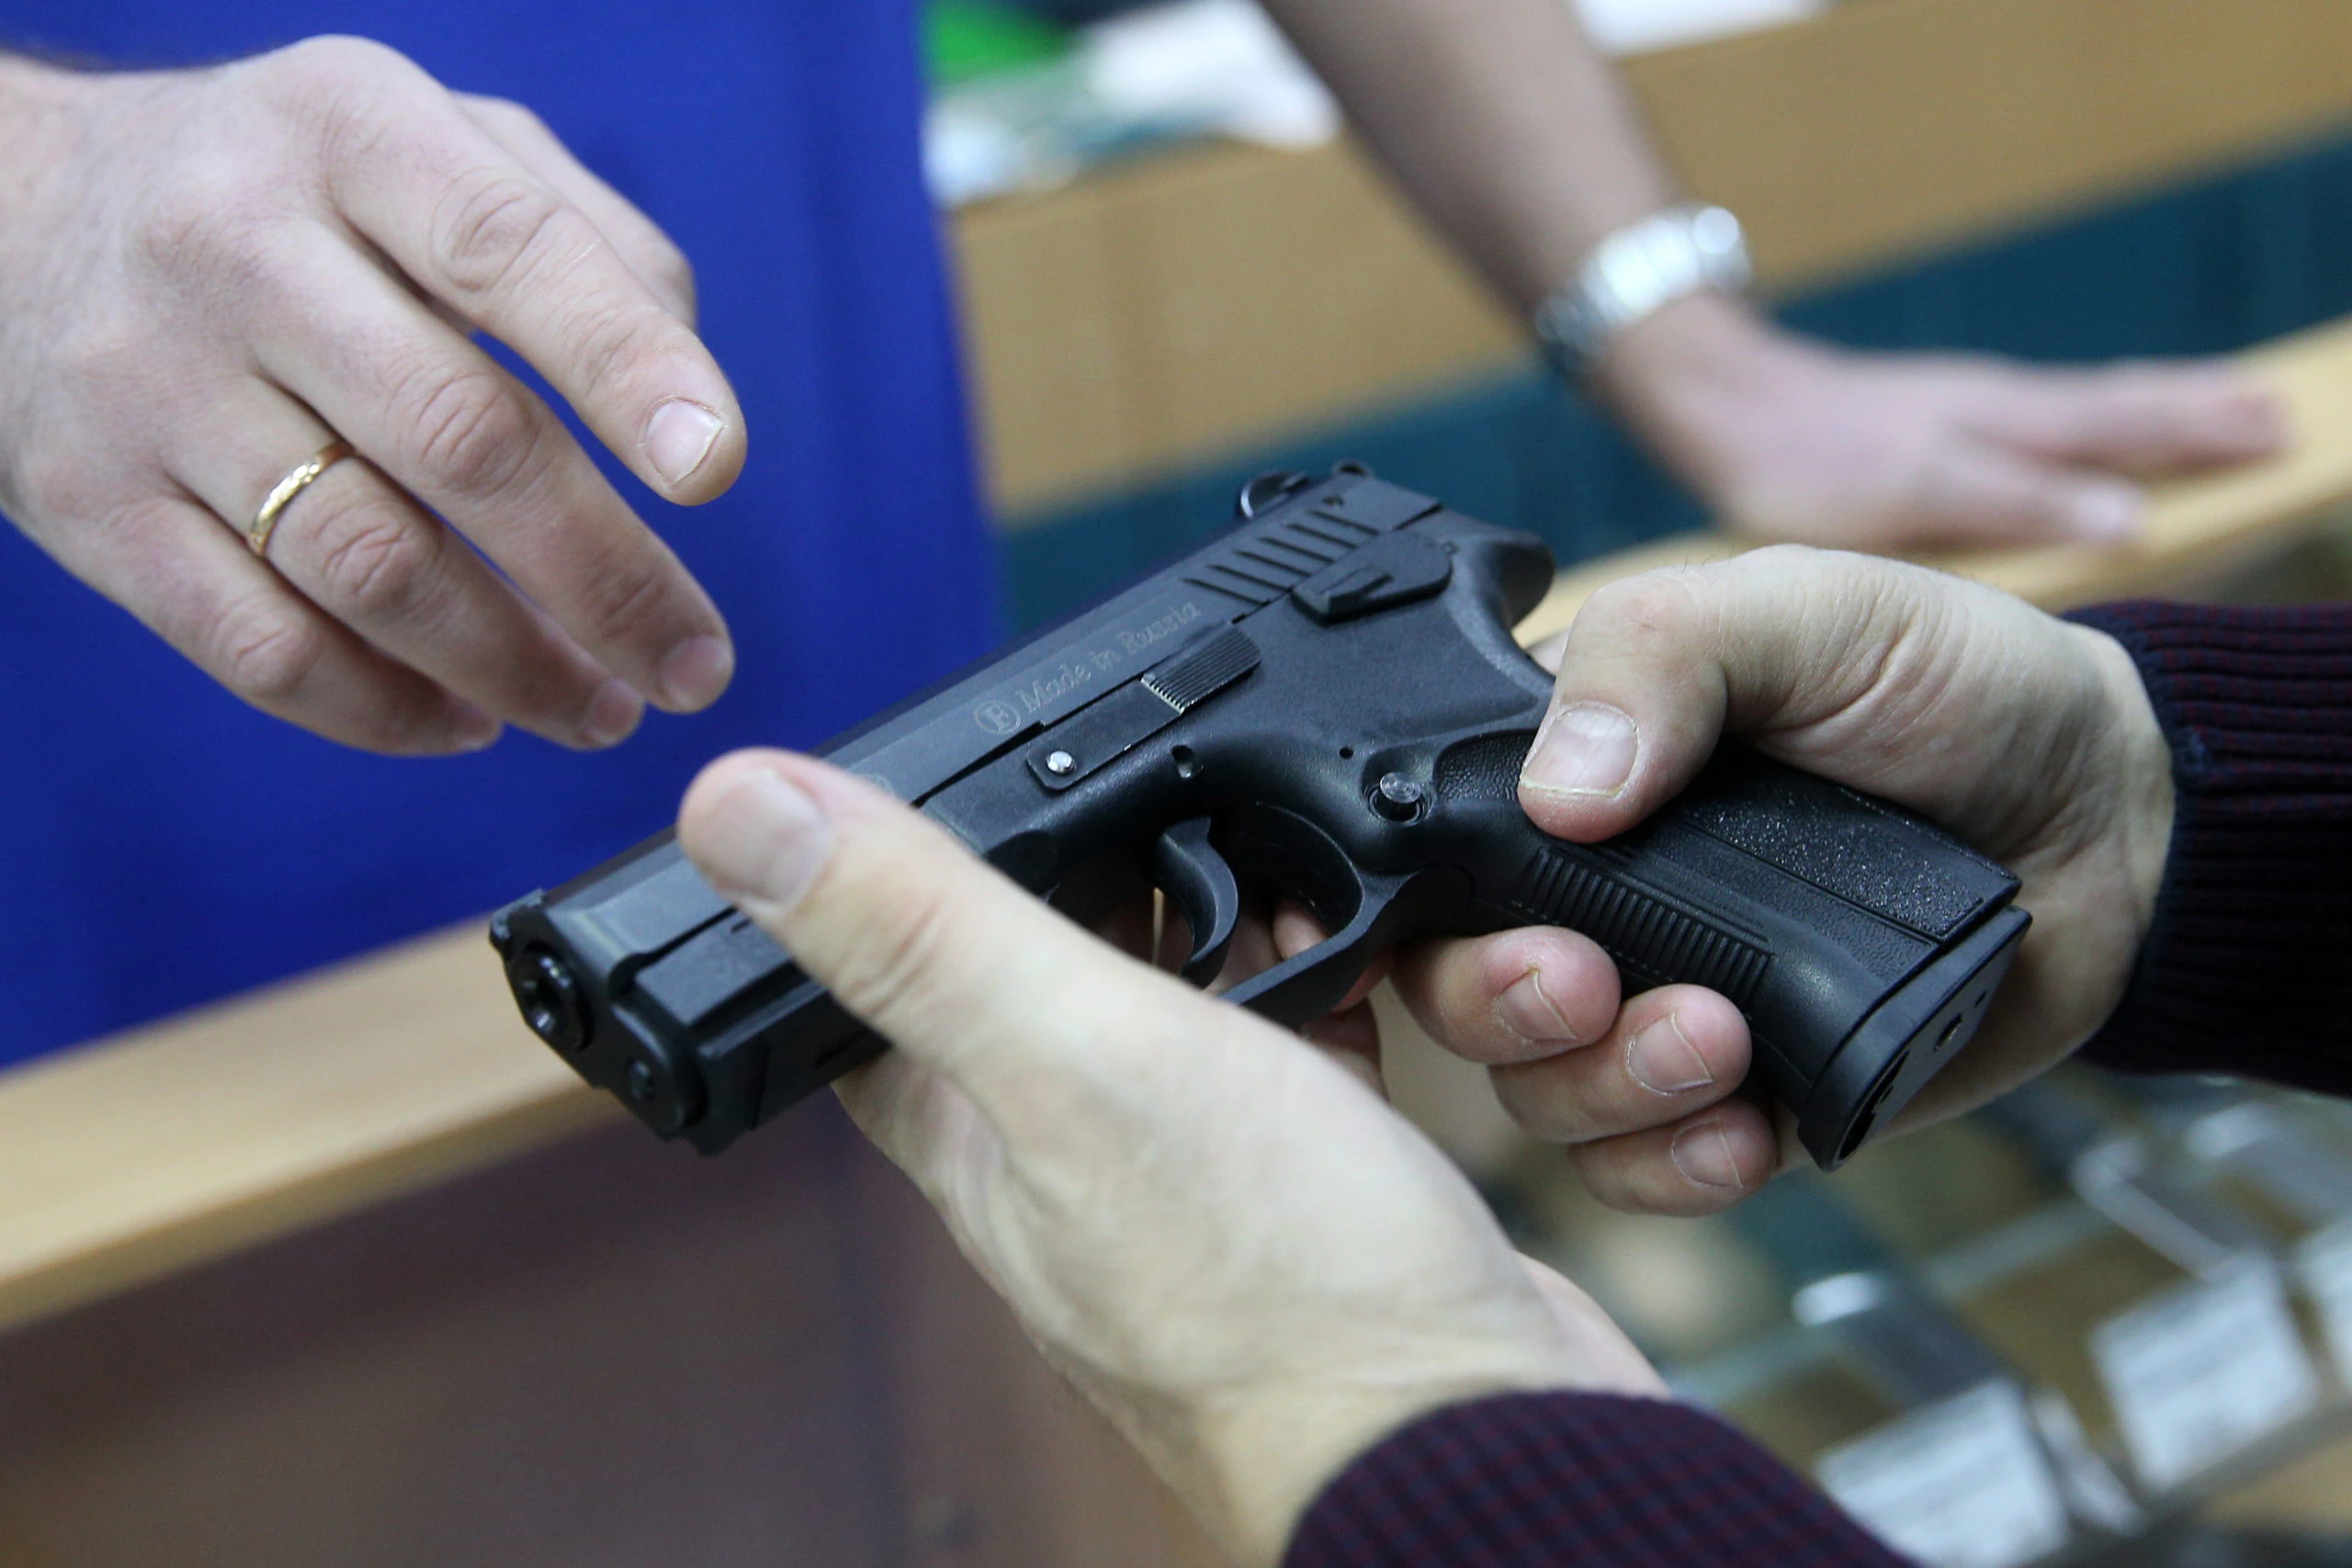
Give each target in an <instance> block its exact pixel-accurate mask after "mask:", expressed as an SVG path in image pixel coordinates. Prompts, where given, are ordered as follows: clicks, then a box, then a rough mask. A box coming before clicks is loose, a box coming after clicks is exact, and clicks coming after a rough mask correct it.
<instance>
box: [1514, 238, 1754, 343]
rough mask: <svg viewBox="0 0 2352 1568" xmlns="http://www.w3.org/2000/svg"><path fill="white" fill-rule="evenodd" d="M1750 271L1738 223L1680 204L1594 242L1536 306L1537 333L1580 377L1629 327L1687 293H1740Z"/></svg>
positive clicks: (1541, 340) (1745, 284)
mask: <svg viewBox="0 0 2352 1568" xmlns="http://www.w3.org/2000/svg"><path fill="white" fill-rule="evenodd" d="M1750 276H1752V271H1751V268H1750V267H1749V265H1748V261H1747V240H1746V239H1745V238H1744V237H1743V236H1742V235H1741V233H1740V231H1739V220H1738V219H1736V218H1734V217H1733V216H1732V215H1731V214H1730V213H1729V212H1727V211H1725V210H1724V209H1722V208H1720V207H1703V206H1701V205H1699V204H1698V203H1696V202H1681V203H1679V204H1677V205H1676V206H1673V207H1669V208H1667V209H1665V210H1663V211H1660V212H1653V213H1651V214H1650V215H1649V216H1648V217H1647V218H1645V219H1642V220H1639V221H1638V222H1634V223H1628V224H1626V225H1625V227H1623V229H1620V230H1618V231H1615V232H1614V233H1612V234H1611V235H1610V236H1609V237H1608V238H1606V239H1604V240H1602V241H1601V242H1600V243H1599V244H1598V245H1595V246H1594V247H1593V248H1592V254H1589V255H1588V256H1586V257H1585V258H1584V265H1582V266H1580V267H1578V268H1577V275H1576V276H1574V277H1572V278H1570V279H1569V280H1568V281H1567V283H1566V285H1564V286H1563V287H1562V288H1560V290H1559V292H1557V293H1555V294H1554V295H1553V296H1552V297H1551V298H1550V299H1546V300H1544V303H1543V304H1541V305H1539V306H1537V307H1536V308H1535V336H1536V338H1537V340H1538V341H1539V342H1541V343H1542V344H1543V345H1544V356H1545V357H1546V358H1548V359H1549V360H1551V362H1552V366H1553V368H1555V369H1556V370H1557V371H1559V373H1560V374H1561V375H1562V376H1563V377H1565V378H1566V379H1568V380H1570V381H1581V380H1583V379H1584V378H1586V377H1587V376H1589V375H1590V374H1591V373H1592V371H1593V368H1594V367H1596V366H1598V365H1599V364H1600V356H1601V355H1603V354H1605V353H1607V352H1608V349H1609V345H1610V344H1612V343H1614V342H1616V341H1617V339H1618V337H1619V336H1620V335H1621V334H1622V333H1624V332H1625V331H1626V329H1627V328H1629V327H1632V326H1633V325H1634V323H1636V322H1638V321H1645V320H1646V319H1648V318H1649V317H1650V316H1652V315H1654V314H1655V313H1657V311H1658V310H1663V309H1664V308H1665V307H1667V306H1668V305H1671V304H1672V303H1674V301H1676V300H1677V299H1682V298H1683V297H1684V296H1686V295H1691V294H1697V293H1701V292H1702V291H1712V292H1714V293H1718V294H1737V293H1739V292H1741V291H1742V290H1744V289H1745V288H1747V281H1748V278H1749V277H1750Z"/></svg>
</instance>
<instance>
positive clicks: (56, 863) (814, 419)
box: [0, 0, 995, 1061]
mask: <svg viewBox="0 0 2352 1568" xmlns="http://www.w3.org/2000/svg"><path fill="white" fill-rule="evenodd" d="M335 31H345V32H352V33H359V34H364V35H366V36H368V37H370V38H374V39H379V40H380V41H382V42H385V43H388V44H390V45H392V46H393V47H395V48H397V49H400V50H401V51H403V52H405V53H407V54H408V55H409V56H410V57H411V58H412V59H413V60H415V61H416V62H418V63H419V64H421V65H423V66H424V68H425V69H426V70H427V71H429V72H431V73H434V75H435V76H436V77H437V78H439V79H440V80H441V81H442V82H443V83H445V84H446V85H449V86H451V87H453V88H457V89H460V90H464V91H469V92H480V93H490V94H496V95H499V96H505V97H510V98H514V99H516V100H518V101H520V102H522V103H525V104H527V105H529V106H530V107H532V108H534V109H536V110H537V111H538V113H539V114H540V115H541V116H543V117H544V118H546V119H547V121H548V124H549V125H550V126H551V127H552V128H553V129H554V130H555V132H556V134H557V135H559V136H560V137H561V138H562V139H563V140H564V141H565V142H566V143H567V144H569V145H570V146H571V149H572V150H573V152H575V153H577V154H578V155H579V156H580V158H581V159H582V162H584V163H585V164H588V165H589V166H590V167H591V168H593V169H594V170H595V171H596V172H597V173H598V174H600V175H603V176H604V177H605V179H607V180H609V181H610V182H611V183H612V184H613V185H615V186H617V187H618V188H619V189H620V190H621V191H622V192H623V194H625V195H627V196H628V197H630V198H631V199H632V200H634V201H635V202H637V203H638V204H639V206H640V207H642V208H643V209H645V210H646V211H647V212H649V213H650V215H651V216H652V217H653V219H654V220H655V221H657V222H659V223H661V224H662V226H663V227H664V228H665V229H667V230H668V231H669V232H670V234H671V235H672V237H673V238H674V239H675V240H676V241H677V242H678V243H680V244H681V245H682V246H683V247H684V249H685V251H686V254H688V255H689V256H690V257H692V258H693V260H694V262H695V267H696V273H697V280H698V283H699V287H700V292H701V300H702V328H703V332H704V334H705V336H706V338H707V341H708V342H709V344H711V347H712V349H713V352H714V353H716V354H717V355H718V358H719V360H720V363H721V364H722V365H723V366H724V367H726V369H727V370H728V372H729V376H730V377H731V378H733V381H734V384H735V387H736V389H737V390H738V392H739V393H740V394H741V399H742V403H743V408H744V411H745V416H746V419H747V421H748V423H749V427H750V433H751V460H750V463H749V466H748V467H747V468H746V469H745V471H744V475H743V478H742V479H741V482H740V483H739V484H738V485H737V486H736V487H735V489H734V491H732V492H730V493H729V495H728V496H726V497H725V498H724V499H722V500H720V501H718V502H715V503H713V504H712V505H709V506H707V507H702V508H698V509H695V510H694V511H691V512H687V511H682V510H679V509H674V508H671V507H668V506H665V505H663V504H662V503H661V502H657V501H655V500H654V499H653V498H652V496H651V495H650V492H648V491H645V490H644V489H643V488H642V487H641V486H639V485H638V484H636V482H635V481H634V480H630V479H626V477H625V476H624V475H622V473H621V470H620V469H619V468H618V467H617V465H615V464H612V463H610V462H609V461H608V462H607V463H606V470H607V472H609V473H612V474H613V475H614V476H615V477H616V479H618V480H620V482H621V483H622V485H623V493H625V494H627V495H628V497H629V498H630V499H631V500H632V501H633V502H636V503H637V504H638V506H639V513H640V515H643V516H645V517H646V518H647V520H648V521H649V522H651V523H652V524H653V525H655V526H656V527H658V528H660V529H661V530H662V532H663V534H664V535H665V536H666V537H668V538H669V539H670V541H671V542H672V544H673V546H674V547H676V548H677V550H678V551H679V553H680V554H681V555H682V556H683V557H684V559H685V561H686V564H687V565H688V567H689V568H691V569H692V570H694V571H695V574H696V575H697V576H698V577H699V578H700V579H701V580H702V581H703V582H704V583H705V584H706V586H707V587H708V588H709V590H710V592H712V594H713V595H714V596H715V597H716V598H717V600H718V604H719V608H720V609H721V611H722V612H723V613H724V614H725V615H726V616H727V618H728V621H729V625H730V626H732V627H733V629H734V633H735V636H736V639H737V651H738V655H739V664H738V673H737V676H736V679H735V684H734V687H733V689H732V690H731V691H730V692H729V694H728V695H727V696H726V697H725V698H724V699H723V700H721V701H720V703H719V704H718V705H717V706H715V707H714V708H713V709H711V710H710V711H709V712H708V713H707V714H703V715H700V716H695V717H693V718H690V719H680V718H670V717H664V716H660V715H654V716H650V717H649V718H648V720H647V724H646V727H645V728H644V729H643V730H641V731H640V732H639V735H638V736H637V738H636V739H632V740H630V741H629V742H628V743H627V744H626V745H624V746H622V747H621V748H619V749H618V750H615V751H613V752H609V753H605V754H602V755H597V756H580V755H576V754H573V753H571V752H566V751H563V750H559V749H557V748H555V747H552V746H549V745H548V744H545V743H543V742H541V741H538V740H536V739H531V738H529V737H526V736H518V735H510V736H509V737H508V738H507V739H504V740H503V741H501V742H500V743H499V744H498V745H497V746H496V747H493V748H492V750H489V751H487V752H484V753H481V754H480V755H477V756H473V757H469V758H462V759H454V760H430V761H424V760H418V761H395V760H389V759H384V758H378V757H370V756H367V755H363V754H360V753H357V752H354V751H349V750H343V749H341V748H338V747H336V746H334V745H332V744H330V743H328V742H326V741H323V740H319V739H314V738H312V737H311V736H309V735H307V734H304V733H302V732H300V731H299V730H296V729H295V728H292V727H290V726H288V725H286V724H283V723H280V722H278V721H277V720H273V719H270V718H267V717H266V716H262V715H261V714H258V713H256V712H254V711H252V710H251V709H248V708H246V707H244V706H243V705H241V704H239V703H238V702H237V701H236V700H235V699H233V698H232V697H230V696H229V695H228V694H225V693H224V692H222V691H221V690H220V689H219V688H217V687H216V686H214V685H213V684H212V683H211V682H209V680H207V679H206V678H205V677H204V676H203V675H202V674H200V673H199V672H198V671H197V670H196V669H195V668H194V667H192V666H191V665H189V664H187V663H186V662H185V661H184V660H181V659H180V658H179V656H178V655H177V654H175V653H174V652H173V651H172V650H171V649H168V648H166V647H165V646H164V644H162V643H161V642H159V641H157V640H156V639H155V638H154V637H152V636H151V635H150V634H148V633H147V632H145V631H144V630H142V629H141V628H140V627H139V626H137V625H136V624H135V623H134V622H132V620H131V619H130V616H129V615H125V614H124V613H123V612H122V611H120V610H119V609H117V608H115V607H114V606H113V605H111V604H107V603H106V602H105V601H103V600H101V599H100V598H98V597H97V596H96V595H95V594H94V593H92V592H89V591H88V590H86V589H85V588H83V587H81V586H80V585H78V584H77V583H75V582H74V581H72V580H71V579H69V578H68V577H67V576H66V574H65V573H64V572H63V571H62V570H60V569H59V568H58V567H56V566H55V565H54V564H52V563H51V561H49V559H48V558H46V557H44V556H43V555H42V554H41V553H40V551H39V550H37V549H35V548H34V547H32V545H30V544H29V543H28V541H26V540H25V539H24V537H23V536H21V535H18V534H17V533H16V532H15V531H14V530H13V529H0V735H5V740H0V1019H5V1020H6V1029H5V1030H0V1061H6V1060H10V1059H14V1058H17V1057H20V1056H24V1055H32V1054H34V1053H36V1052H39V1051H41V1050H45V1049H49V1048H52V1047H55V1046H58V1045H62V1044H65V1043H71V1042H74V1041H78V1040H81V1039H85V1038H87V1037H89V1036H91V1035H94V1034H97V1033H100V1032H105V1031H108V1030H112V1029H116V1028H119V1027H122V1026H124V1025H127V1024H130V1023H132V1022H134V1021H139V1020H141V1019H144V1018H148V1017H152V1016H153V1015H156V1014H158V1013H162V1012H164V1011H168V1010H175V1009H178V1008H181V1007H185V1006H187V1005H189V1004H192V1003H196V1002H199V1001H203V1000H205V999H207V998H214V997H218V996H221V995H225V994H228V993H232V992H236V991H240V990H243V989H246V988H248V987H253V986H254V985H257V984H259V983H261V982H264V981H266V980H269V979H272V978H274V977H276V976H282V975H286V974H289V973H292V972H295V971H299V970H303V969H307V968H311V967H313V966H316V965H318V964H323V963H326V962H328V961H330V960H333V959H335V958H339V957H343V956H345V955H347V954H350V953H356V952H360V951H363V950H365V949H368V948H370V947H374V946H378V945H379V944H382V943H384V942H390V941H392V940H394V939H396V938H399V937H401V936H404V935H407V934H410V933H413V932H416V931H424V930H427V929H431V928H434V927H436V926H440V925H444V924H446V923H448V922H451V921H457V920H462V919H468V918H470V917H474V916H478V915H480V914H481V913H483V912H485V911H487V910H489V909H490V908H493V907H495V906H496V905H499V904H501V903H503V902H505V901H506V900H508V899H510V898H512V897H515V896H517V895H519V894H521V893H523V892H526V891H527V890H529V889H530V888H532V887H534V886H550V885H552V884H554V883H555V882H558V881H560V880H563V879H564V878H567V877H569V876H571V875H572V874H575V873H577V872H580V871H582V870H584V869H586V868H587V867H588V866H590V865H592V864H594V863H596V862H598V861H600V860H602V859H604V858H605V856H607V855H609V854H612V853H614V852H617V851H619V850H621V849H623V848H625V847H627V846H628V845H629V844H631V843H633V842H635V841H636V840H638V839H639V838H641V837H643V836H644V835H646V834H648V833H650V832H652V831H654V830H656V829H660V828H661V827H662V826H663V825H665V824H666V823H667V822H668V821H669V820H670V818H672V816H673V814H674V812H675V809H676V806H677V801H678V797H679V795H680V794H681V792H682V791H683V790H684V787H685V785H686V784H687V782H688V781H689V780H690V779H691V778H692V777H693V775H694V773H695V769H696V768H697V767H699V766H700V765H701V764H702V763H703V762H704V761H707V760H708V759H709V758H711V757H713V756H715V755H717V754H718V752H720V751H722V750H727V749H728V748H730V747H734V746H738V745H744V744H751V743H755V742H766V743H784V744H802V745H806V744H809V743H813V742H815V741H818V740H820V739H824V738H825V737H826V736H828V735H830V734H831V733H832V732H834V731H835V730H837V729H840V728H844V727H846V726H848V725H849V724H852V723H854V722H855V721H856V720H858V719H860V718H862V717H864V716H866V715H867V714H869V713H871V712H872V711H874V710H875V709H876V708H879V707H881V706H882V705H885V704H887V703H888V702H890V701H893V700H895V699H896V698H898V697H899V696H901V695H903V694H905V693H906V692H907V691H909V690H910V689H912V688H913V687H914V686H916V685H917V684H919V683H921V682H923V681H925V680H927V679H930V678H932V677H933V676H935V675H937V674H939V673H941V672H943V671H945V670H946V669H949V668H951V667H953V666H954V665H955V664H956V663H958V662H961V661H962V660H967V659H969V658H971V657H974V656H975V655H977V654H978V652H980V651H981V650H983V649H984V648H985V647H986V645H987V643H988V642H989V637H990V635H991V632H992V629H993V627H992V623H993V619H994V617H993V604H994V601H995V581H994V575H993V569H992V564H991V561H990V559H989V553H988V547H987V540H986V535H985V532H984V530H983V527H982V525H981V522H980V517H979V511H978V504H977V502H976V500H975V496H974V490H973V484H972V479H971V463H970V458H969V454H968V451H967V441H966V437H965V434H964V425H963V420H962V411H961V408H960V406H959V402H958V392H957V384H958V383H957V373H956V364H955V358H954V352H953V344H952V339H951V333H950V330H949V316H948V309H947V302H946V297H945V291H944V287H943V282H942V276H941V268H940V265H939V260H938V255H937V247H936V239H935V235H936V228H935V220H934V217H933V212H932V210H931V208H930V206H929V203H928V202H927V200H926V199H925V196H924V193H923V190H922V183H921V178H920V166H921V165H920V154H919V141H918V136H919V121H920V113H919V110H920V105H921V94H922V89H921V82H920V76H919V70H918V63H917V58H916V50H915V31H914V19H913V17H912V16H911V14H910V6H909V5H908V4H906V3H905V0H885V3H876V0H670V3H669V4H665V5H660V6H648V5H644V4H642V3H641V0H626V3H624V0H364V3H361V0H301V3H297V0H214V3H209V4H208V3H205V0H0V46H15V47H19V48H30V49H36V50H45V51H64V52H71V53H74V54H83V55H88V56H93V57H96V58H97V59H100V60H105V61H109V62H121V63H126V64H135V65H176V64H181V63H186V62H204V61H212V60H219V59H222V58H225V57H230V56H234V55H238V54H242V53H247V52H252V51H260V50H264V49H268V48H272V47H275V46H277V45H279V44H283V43H288V42H292V41H295V40H297V39H302V38H305V37H309V36H311V35H315V34H319V33H325V32H335ZM0 220H5V215H0ZM295 456H300V454H296V455H295ZM600 456H601V454H600ZM483 962H485V963H489V962H492V959H491V957H490V953H489V950H488V948H487V946H485V947H484V949H483Z"/></svg>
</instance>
